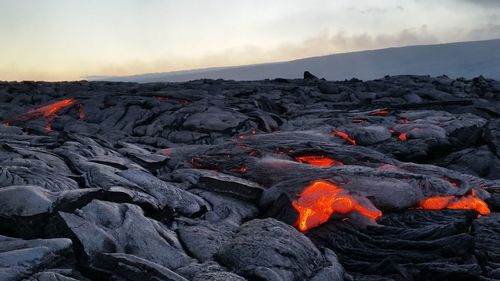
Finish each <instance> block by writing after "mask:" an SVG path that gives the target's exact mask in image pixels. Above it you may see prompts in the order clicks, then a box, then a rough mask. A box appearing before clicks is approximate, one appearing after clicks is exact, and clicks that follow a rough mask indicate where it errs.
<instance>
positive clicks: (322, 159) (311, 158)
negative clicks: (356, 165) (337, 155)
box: [295, 155, 344, 168]
mask: <svg viewBox="0 0 500 281" xmlns="http://www.w3.org/2000/svg"><path fill="white" fill-rule="evenodd" d="M295 160H296V161H298V162H300V163H306V164H309V165H313V166H316V167H320V168H326V167H331V166H343V165H344V163H342V162H341V161H338V160H335V159H333V158H330V157H327V156H323V155H304V156H297V157H295Z"/></svg>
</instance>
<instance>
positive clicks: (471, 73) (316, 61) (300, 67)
mask: <svg viewBox="0 0 500 281" xmlns="http://www.w3.org/2000/svg"><path fill="white" fill-rule="evenodd" d="M305 70H308V71H310V72H311V73H313V74H314V75H316V76H318V77H319V78H326V79H327V80H344V79H350V78H353V77H356V78H359V79H363V80H369V79H376V78H381V77H383V76H385V75H401V74H416V75H431V76H438V75H442V74H446V75H447V76H449V77H452V78H457V77H465V78H472V77H476V76H479V75H483V76H485V77H487V78H493V79H496V80H500V39H494V40H484V41H471V42H458V43H447V44H437V45H417V46H408V47H397V48H386V49H378V50H370V51H360V52H351V53H342V54H333V55H326V56H319V57H311V58H305V59H298V60H292V61H287V62H277V63H266V64H255V65H244V66H233V67H217V68H206V69H196V70H186V71H175V72H164V73H147V74H140V75H132V76H116V77H102V76H101V77H100V76H91V77H88V79H89V80H106V81H129V82H160V81H164V82H183V81H189V80H196V79H203V78H209V79H219V78H222V79H228V80H262V79H267V78H269V79H273V78H301V77H302V74H303V72H304V71H305Z"/></svg>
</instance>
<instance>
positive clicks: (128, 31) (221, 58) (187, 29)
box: [0, 0, 500, 81]
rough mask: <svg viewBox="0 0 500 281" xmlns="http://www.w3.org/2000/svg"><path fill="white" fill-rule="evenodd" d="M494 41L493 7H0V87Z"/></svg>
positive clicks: (498, 33) (313, 0) (452, 1)
mask: <svg viewBox="0 0 500 281" xmlns="http://www.w3.org/2000/svg"><path fill="white" fill-rule="evenodd" d="M495 38H500V0H440V1H436V0H356V1H352V0H0V80H8V81H10V80H46V81H61V80H81V79H85V78H86V77H88V76H92V75H104V76H115V75H132V74H140V73H150V72H167V71H176V70H187V69H196V68H206V67H217V66H230V65H244V64H255V63H266V62H276V61H286V60H292V59H298V58H305V57H311V56H319V55H327V54H333V53H343V52H351V51H359V50H368V49H379V48H385V47H397V46H407V45H417V44H436V43H446V42H458V41H472V40H482V39H495Z"/></svg>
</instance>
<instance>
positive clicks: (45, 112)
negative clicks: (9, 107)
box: [18, 98, 76, 121]
mask: <svg viewBox="0 0 500 281" xmlns="http://www.w3.org/2000/svg"><path fill="white" fill-rule="evenodd" d="M75 103H76V101H75V99H74V98H69V99H64V100H62V101H58V102H55V103H52V104H49V105H46V106H42V107H39V108H37V109H33V110H30V111H28V113H26V114H23V115H21V116H20V117H19V118H18V119H19V120H23V121H26V120H30V119H35V118H39V117H44V118H46V119H53V118H54V116H55V115H56V114H57V113H58V112H59V111H61V110H63V109H64V108H66V107H69V106H72V105H74V104H75Z"/></svg>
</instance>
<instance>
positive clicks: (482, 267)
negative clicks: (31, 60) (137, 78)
mask: <svg viewBox="0 0 500 281" xmlns="http://www.w3.org/2000/svg"><path fill="white" fill-rule="evenodd" d="M498 85H499V82H497V81H494V80H490V79H486V78H484V77H481V76H480V77H477V78H474V79H472V80H466V79H450V78H448V77H446V76H440V77H429V76H404V75H403V76H392V77H389V76H387V77H384V78H381V79H377V80H372V81H361V80H358V79H351V80H346V81H337V82H333V81H325V80H322V79H317V78H316V77H314V75H312V74H310V73H307V74H305V76H304V79H294V80H287V79H276V80H263V81H246V82H236V81H224V80H196V81H190V82H185V83H146V84H137V83H116V82H88V81H76V82H60V83H48V82H15V83H7V82H0V121H1V122H2V124H0V280H2V281H3V280H9V281H10V280H13V281H14V280H30V281H56V280H57V281H70V280H84V281H88V280H130V281H133V280H155V281H158V280H175V281H184V280H196V281H201V280H235V281H236V280H237V281H240V280H269V281H271V280H273V281H274V280H276V281H278V280H283V281H285V280H297V281H298V280H311V281H322V280H335V281H337V280H338V281H342V280H345V281H353V280H356V281H369V280H370V281H371V280H377V281H416V280H432V281H434V280H435V281H438V280H478V281H490V280H500V254H499V253H500V239H499V237H500V215H499V213H498V212H499V210H500V87H498ZM314 188H316V189H314Z"/></svg>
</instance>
